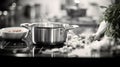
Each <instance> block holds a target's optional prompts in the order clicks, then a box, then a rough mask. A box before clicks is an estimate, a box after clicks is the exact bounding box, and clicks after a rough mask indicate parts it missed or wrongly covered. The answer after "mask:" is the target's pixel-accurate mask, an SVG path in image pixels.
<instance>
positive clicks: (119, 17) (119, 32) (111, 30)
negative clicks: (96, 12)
mask: <svg viewBox="0 0 120 67" xmlns="http://www.w3.org/2000/svg"><path fill="white" fill-rule="evenodd" d="M104 20H105V21H106V22H108V23H109V24H110V25H109V26H108V27H107V30H106V34H107V35H108V36H111V37H114V38H120V4H112V5H110V6H109V7H108V8H107V9H106V11H105V13H104Z"/></svg>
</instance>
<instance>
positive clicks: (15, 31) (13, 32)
mask: <svg viewBox="0 0 120 67" xmlns="http://www.w3.org/2000/svg"><path fill="white" fill-rule="evenodd" d="M28 31H29V30H28V29H26V28H24V27H7V28H2V29H1V30H0V33H1V34H0V36H1V37H2V38H4V39H22V38H24V37H25V36H26V35H27V33H28Z"/></svg>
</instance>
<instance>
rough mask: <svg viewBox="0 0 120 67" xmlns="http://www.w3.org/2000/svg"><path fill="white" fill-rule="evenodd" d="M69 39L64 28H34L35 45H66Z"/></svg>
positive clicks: (33, 39) (33, 38)
mask: <svg viewBox="0 0 120 67" xmlns="http://www.w3.org/2000/svg"><path fill="white" fill-rule="evenodd" d="M66 38H67V32H66V31H65V29H64V28H62V27H55V28H54V27H53V28H48V27H33V28H32V41H33V43H34V44H40V43H44V44H51V45H55V44H59V43H64V42H65V40H66Z"/></svg>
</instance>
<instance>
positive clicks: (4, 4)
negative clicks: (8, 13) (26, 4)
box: [0, 0, 16, 11]
mask: <svg viewBox="0 0 120 67" xmlns="http://www.w3.org/2000/svg"><path fill="white" fill-rule="evenodd" d="M13 2H16V1H15V0H0V10H1V11H4V10H9V7H10V6H11V4H12V3H13Z"/></svg>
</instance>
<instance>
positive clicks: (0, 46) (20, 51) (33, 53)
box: [0, 39, 64, 57]
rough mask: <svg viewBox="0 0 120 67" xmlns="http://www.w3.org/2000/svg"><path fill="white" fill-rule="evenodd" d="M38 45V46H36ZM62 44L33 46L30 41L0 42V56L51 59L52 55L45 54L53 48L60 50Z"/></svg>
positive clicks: (49, 53) (50, 53)
mask: <svg viewBox="0 0 120 67" xmlns="http://www.w3.org/2000/svg"><path fill="white" fill-rule="evenodd" d="M38 45H39V46H38ZM63 45H64V44H63V43H61V44H58V45H50V44H48V45H44V44H42V43H41V44H33V43H32V42H31V40H30V39H26V40H25V39H22V40H7V39H1V40H0V55H2V56H15V57H53V56H54V53H52V52H47V53H43V52H44V51H46V50H51V49H53V48H60V47H62V46H63Z"/></svg>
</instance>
